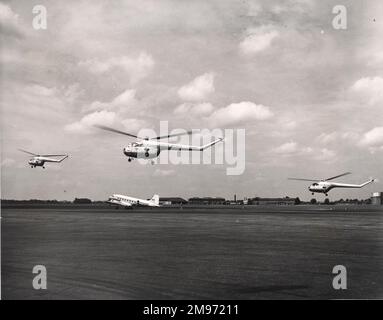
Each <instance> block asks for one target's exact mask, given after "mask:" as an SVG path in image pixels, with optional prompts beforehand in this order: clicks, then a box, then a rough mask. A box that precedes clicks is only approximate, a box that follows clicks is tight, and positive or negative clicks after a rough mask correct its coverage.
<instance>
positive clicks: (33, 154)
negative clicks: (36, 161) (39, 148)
mask: <svg viewBox="0 0 383 320" xmlns="http://www.w3.org/2000/svg"><path fill="white" fill-rule="evenodd" d="M18 150H19V151H21V152H25V153H28V154H30V155H32V156H39V155H38V154H36V153H33V152H29V151H26V150H23V149H18Z"/></svg>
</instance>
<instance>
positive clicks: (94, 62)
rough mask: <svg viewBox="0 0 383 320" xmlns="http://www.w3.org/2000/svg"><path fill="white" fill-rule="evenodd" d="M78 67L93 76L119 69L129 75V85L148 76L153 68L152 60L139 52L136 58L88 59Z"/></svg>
mask: <svg viewBox="0 0 383 320" xmlns="http://www.w3.org/2000/svg"><path fill="white" fill-rule="evenodd" d="M79 66H82V67H85V68H87V69H88V70H89V71H90V72H92V73H94V74H103V73H105V72H108V71H112V70H115V69H116V68H120V69H122V70H123V71H125V72H126V73H127V74H128V75H129V77H130V81H131V83H136V82H138V81H139V80H141V79H143V78H145V77H146V76H147V75H148V74H149V72H150V71H151V70H152V68H153V66H154V60H153V58H152V56H151V55H149V54H147V53H146V52H141V53H140V54H139V56H138V57H136V58H132V57H127V56H122V57H112V58H110V59H107V60H104V61H102V60H99V59H89V60H85V61H80V62H79Z"/></svg>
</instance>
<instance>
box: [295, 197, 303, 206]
mask: <svg viewBox="0 0 383 320" xmlns="http://www.w3.org/2000/svg"><path fill="white" fill-rule="evenodd" d="M294 204H295V205H298V204H301V199H299V198H298V197H296V198H295V201H294Z"/></svg>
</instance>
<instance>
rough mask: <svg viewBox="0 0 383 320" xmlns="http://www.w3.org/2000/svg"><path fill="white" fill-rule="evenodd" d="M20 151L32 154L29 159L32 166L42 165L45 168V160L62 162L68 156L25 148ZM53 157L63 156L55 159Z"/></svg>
mask: <svg viewBox="0 0 383 320" xmlns="http://www.w3.org/2000/svg"><path fill="white" fill-rule="evenodd" d="M19 151H21V152H24V153H27V154H30V155H32V156H33V157H32V158H31V159H29V161H28V164H29V165H30V166H31V168H36V167H42V168H43V169H45V166H44V165H45V162H56V163H59V162H62V161H63V160H64V159H66V158H68V155H67V154H36V153H33V152H29V151H26V150H23V149H19ZM51 157H62V158H61V159H54V158H51Z"/></svg>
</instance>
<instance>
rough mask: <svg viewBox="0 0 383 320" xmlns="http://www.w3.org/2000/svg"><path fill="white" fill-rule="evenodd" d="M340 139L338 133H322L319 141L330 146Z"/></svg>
mask: <svg viewBox="0 0 383 320" xmlns="http://www.w3.org/2000/svg"><path fill="white" fill-rule="evenodd" d="M337 137H338V133H337V132H331V133H321V134H320V135H319V136H318V138H317V140H318V141H319V142H320V143H322V144H328V143H331V142H334V141H335V140H336V139H337Z"/></svg>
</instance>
